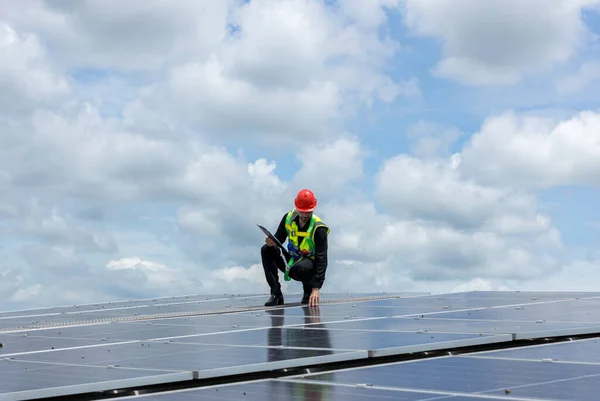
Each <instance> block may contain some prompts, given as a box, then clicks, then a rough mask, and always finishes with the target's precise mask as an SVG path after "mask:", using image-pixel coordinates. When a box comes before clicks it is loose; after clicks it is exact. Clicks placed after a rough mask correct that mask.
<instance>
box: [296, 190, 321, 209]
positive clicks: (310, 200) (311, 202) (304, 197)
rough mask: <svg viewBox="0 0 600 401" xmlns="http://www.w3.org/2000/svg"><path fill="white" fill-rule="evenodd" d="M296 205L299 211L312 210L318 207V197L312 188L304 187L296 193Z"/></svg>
mask: <svg viewBox="0 0 600 401" xmlns="http://www.w3.org/2000/svg"><path fill="white" fill-rule="evenodd" d="M294 205H296V210H297V211H299V212H312V211H313V210H315V208H316V207H317V198H315V194H313V193H312V191H311V190H310V189H303V190H301V191H300V192H298V195H296V199H294Z"/></svg>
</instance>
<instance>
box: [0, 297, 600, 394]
mask: <svg viewBox="0 0 600 401" xmlns="http://www.w3.org/2000/svg"><path fill="white" fill-rule="evenodd" d="M300 296H301V295H300V294H298V300H299V297H300ZM598 296H599V294H598V293H591V294H588V293H586V294H573V293H565V294H563V293H520V292H498V293H496V292H470V293H458V294H443V295H424V294H422V293H414V294H410V293H399V294H372V295H369V296H365V295H364V294H360V295H353V296H352V295H349V294H336V295H331V294H329V295H327V296H325V295H324V296H323V297H322V301H324V302H323V303H322V305H321V306H320V307H319V308H307V307H301V306H300V305H298V304H297V303H292V304H291V305H290V304H288V305H286V306H284V307H275V308H265V307H264V306H263V303H264V301H265V300H266V297H265V296H264V295H260V296H258V295H254V296H249V295H241V296H223V295H221V296H213V297H212V298H210V297H203V296H182V297H171V298H160V299H152V300H138V301H136V300H133V301H119V302H116V303H105V304H93V305H83V306H78V307H76V308H69V307H61V308H53V309H52V308H50V309H45V310H30V311H17V312H9V313H5V314H1V315H0V342H1V343H3V345H4V346H3V347H0V356H2V357H4V360H3V361H1V363H0V374H2V379H0V399H7V400H12V399H15V400H17V399H18V400H22V399H33V398H39V397H41V395H40V394H43V396H48V395H49V394H60V395H66V394H78V393H81V392H84V391H103V390H112V389H118V388H121V387H130V386H131V387H137V386H141V385H143V384H148V385H151V384H154V383H160V382H169V381H171V380H173V381H187V380H192V379H193V380H204V379H208V378H215V377H223V376H232V375H243V374H246V373H260V372H276V371H279V370H282V371H283V370H289V369H294V368H298V367H302V368H307V369H310V370H311V371H314V370H313V369H314V367H315V365H319V364H325V363H340V364H343V363H346V362H350V361H358V360H361V359H365V360H367V359H371V360H372V359H373V358H377V357H381V356H388V357H389V356H394V355H399V356H410V355H412V354H416V353H422V352H429V351H439V350H454V349H455V348H456V347H465V346H485V345H488V344H495V346H496V347H500V346H502V344H510V343H512V342H513V339H515V338H537V337H543V336H548V335H557V334H569V335H573V334H574V333H600V321H596V320H594V319H595V315H600V314H599V313H598V312H596V309H595V308H596V307H597V306H600V298H598ZM365 297H366V298H365ZM207 298H208V299H207ZM292 298H293V297H292ZM286 301H288V302H289V301H291V302H295V301H296V300H294V299H290V296H287V295H286ZM540 316H547V317H552V318H551V319H544V318H543V317H542V318H540ZM574 316H579V317H581V316H586V319H584V320H579V319H577V318H574ZM507 317H508V319H507ZM569 317H570V318H569ZM23 326H24V327H23ZM463 351H464V350H463ZM514 351H516V350H514ZM523 351H524V349H523ZM505 352H510V351H505ZM587 352H590V353H594V352H596V353H597V349H595V348H593V347H592V348H590V349H589V350H587ZM580 354H581V355H583V351H582V352H581V353H580ZM472 355H473V357H470V359H469V358H467V356H465V355H461V356H459V357H452V358H445V359H444V358H442V359H436V360H434V359H427V360H423V361H419V362H414V361H413V362H411V363H410V364H397V366H404V367H399V368H398V367H394V368H393V369H392V371H395V370H396V369H400V373H399V374H400V376H401V377H403V379H394V378H391V379H390V382H389V383H387V382H385V379H386V376H385V375H384V374H383V373H382V372H384V370H385V369H390V366H396V365H387V366H386V367H385V368H382V369H384V370H382V371H374V370H372V369H376V368H365V369H366V370H361V372H362V373H360V374H358V376H356V377H350V379H348V376H344V375H347V374H349V373H348V372H351V371H344V372H336V373H332V375H333V376H326V377H328V378H329V379H331V380H332V381H331V383H329V382H324V381H323V380H322V379H318V382H317V383H315V382H314V380H315V377H317V378H318V377H320V376H310V377H308V376H307V377H306V378H304V379H306V380H311V382H310V383H312V384H310V385H309V384H303V383H301V380H304V379H302V378H294V379H293V380H295V381H293V382H291V383H292V384H291V387H292V388H293V389H295V390H294V391H296V392H298V391H299V390H298V389H300V388H304V389H305V390H302V391H309V392H310V391H313V390H314V392H315V394H317V393H318V394H321V392H322V391H325V392H326V394H330V395H329V396H328V397H332V398H331V399H336V398H335V397H338V398H339V399H350V400H351V399H353V397H355V398H357V397H361V394H362V393H361V392H364V391H369V393H368V394H369V396H368V398H370V399H378V397H379V398H381V399H386V397H391V398H392V399H407V400H412V399H419V400H420V399H431V398H432V397H433V398H435V397H443V398H448V399H461V397H462V398H464V397H472V395H473V394H474V393H475V392H477V391H482V392H484V393H482V394H486V396H489V395H493V394H496V393H494V391H495V388H493V387H489V386H492V385H494V383H495V382H494V380H493V379H491V378H489V377H488V379H485V380H483V381H481V380H479V379H478V376H477V375H480V376H481V375H483V376H485V375H488V376H489V375H490V374H491V373H494V372H498V373H500V372H504V371H503V369H508V368H510V369H513V368H514V369H522V370H521V372H520V376H519V377H514V378H513V377H512V376H511V375H512V373H509V374H508V375H507V377H508V378H509V379H510V380H509V381H511V383H513V384H512V385H513V386H517V387H518V386H525V387H527V386H529V387H531V388H533V387H535V386H541V387H539V389H538V390H535V391H540V392H541V393H540V394H545V393H544V392H545V391H547V390H546V388H545V387H543V385H542V384H543V383H542V381H543V380H546V382H547V381H548V380H550V381H552V380H555V378H556V377H559V378H561V379H560V380H563V379H564V380H568V381H578V380H580V381H581V382H582V383H583V382H584V380H585V378H584V376H585V375H586V374H591V375H592V376H589V377H594V378H596V376H595V375H596V373H595V372H596V371H595V370H594V369H596V368H598V367H600V364H599V365H593V364H583V363H579V364H569V365H573V367H572V368H570V369H571V371H569V370H564V369H562V370H561V368H559V369H556V368H547V367H545V366H546V365H547V364H545V365H544V368H541V369H535V368H531V366H534V365H535V364H536V363H541V362H540V361H539V360H534V359H535V358H534V357H533V356H532V357H527V356H525V357H519V356H517V357H514V359H510V358H512V357H510V356H509V357H507V356H501V354H500V353H498V354H492V353H488V354H483V353H477V354H472ZM515 355H518V354H515ZM523 355H527V354H523ZM534 356H535V355H534ZM528 358H531V360H526V359H528ZM521 359H525V360H521ZM446 360H448V361H452V362H443V361H446ZM572 362H582V361H579V360H575V361H572ZM588 362H595V360H594V359H592V358H590V359H589V360H588ZM353 363H355V362H353ZM422 363H423V364H425V365H422ZM478 364H479V365H478ZM486 364H487V365H486ZM512 364H514V365H512ZM408 365H410V368H409V371H410V372H412V373H407V372H405V371H401V370H402V369H406V366H408ZM555 365H558V364H555ZM562 365H567V364H562ZM535 366H537V365H535ZM578 367H581V369H582V370H581V371H580V370H577V368H578ZM486 369H492V370H486ZM494 369H495V370H494ZM552 369H556V370H552ZM586 369H587V370H586ZM444 370H447V373H446V374H447V375H449V376H450V377H451V378H453V380H455V382H454V385H455V387H453V386H450V384H448V385H446V387H445V386H444V385H441V384H440V383H442V384H443V383H446V382H448V383H450V381H448V380H446V382H444V380H442V379H440V378H439V377H437V376H435V375H436V374H439V375H441V374H442V373H441V372H442V371H444ZM530 370H531V375H530V373H529V372H530ZM373 372H375V373H373ZM427 372H433V373H434V376H433V377H434V380H433V381H431V383H430V384H429V385H427V384H426V383H428V380H427V377H428V373H427ZM436 372H437V373H436ZM490 372H491V373H490ZM586 372H587V373H586ZM590 372H591V373H590ZM411 374H413V376H411ZM598 374H600V371H599V372H598ZM321 375H322V377H325V375H327V374H326V373H322V374H321ZM340 375H341V376H340ZM371 375H373V376H374V377H375V379H376V380H375V381H378V382H379V384H376V385H388V384H389V385H391V386H392V387H393V388H392V389H377V388H376V387H375V388H374V387H372V386H366V387H365V388H361V387H360V386H359V388H356V385H357V383H358V384H360V383H364V382H365V380H366V378H370V377H371ZM415 375H416V376H415ZM461 375H463V376H464V377H467V378H466V379H465V378H464V377H463V376H461ZM565 375H567V376H565ZM357 377H363V379H362V380H360V381H358V382H357V383H354V382H352V380H354V378H357ZM411 377H412V379H411V380H413V379H414V381H413V382H410V381H403V380H409V379H410V378H411ZM339 378H341V379H342V380H338V379H339ZM346 379H348V381H347V380H346ZM596 379H598V381H599V382H600V378H596ZM223 380H224V379H223ZM285 380H287V379H285ZM285 380H284V379H278V380H269V381H264V382H262V384H258V383H246V384H240V385H239V387H235V386H231V387H227V388H228V389H229V390H231V392H230V393H226V392H222V393H220V394H219V395H218V397H225V398H216V399H230V398H227V397H233V395H234V394H236V391H238V390H242V391H244V390H243V389H244V388H247V389H250V390H248V391H249V392H250V393H253V392H254V391H259V390H260V388H261V387H260V386H268V388H269V389H270V390H268V391H274V394H276V395H277V394H279V395H281V396H282V397H283V398H286V397H287V396H286V395H285V394H288V391H289V387H290V385H289V384H285V383H288V382H286V381H285ZM449 380H450V379H449ZM473 380H475V381H476V383H477V385H475V386H473V385H472V383H471V381H473ZM478 380H479V381H478ZM9 382H10V383H9ZM386 383H387V384H386ZM410 383H413V385H410ZM436 383H437V384H436ZM409 385H410V387H411V389H409V388H407V386H409ZM248 386H250V387H248ZM277 386H279V387H277ZM286 386H287V387H286ZM307 386H312V388H313V390H306V389H307V388H308V387H307ZM348 386H350V387H348ZM448 386H449V387H448ZM486 386H488V387H486ZM412 387H415V389H412ZM529 387H527V388H529ZM286 388H287V389H286ZM518 388H520V387H518ZM252 389H254V390H252ZM282 389H285V390H282ZM204 390H206V391H208V390H209V389H204ZM229 390H227V391H229ZM22 391H33V393H31V392H30V393H22ZM47 391H49V392H47ZM198 391H201V390H198ZM265 391H267V390H265ZM531 391H533V390H531ZM18 392H21V393H18ZM215 392H216V390H215ZM488 392H489V393H488ZM375 393H377V394H375ZM388 393H393V394H388ZM9 394H10V395H9ZM173 394H175V393H173ZM181 394H183V393H181ZM188 394H192V393H188ZM206 394H208V393H203V395H202V397H205V396H206ZM211 394H212V393H211ZM227 394H228V395H227ZM293 394H296V393H293ZM293 394H292V397H293V396H294V395H293ZM298 394H305V393H304V392H300V393H298ZM311 394H312V393H311ZM513 395H514V394H513ZM577 395H578V396H582V397H584V398H585V396H587V393H585V391H584V392H583V393H582V394H579V393H578V394H577ZM38 396H39V397H38ZM165 396H167V394H165ZM212 396H213V395H211V397H212ZM362 396H364V394H363V395H362ZM511 396H512V395H511ZM401 397H405V398H401ZM453 397H455V398H453ZM480 397H484V396H483V395H480ZM502 397H507V395H506V394H502ZM234 398H235V397H234ZM237 398H239V397H237ZM517 398H518V397H517ZM517 398H515V399H517ZM209 399H210V398H209ZM263 399H264V398H263ZM292 399H293V398H292ZM299 399H302V398H299ZM357 399H358V398H357ZM361 399H364V398H361ZM469 399H472V398H469Z"/></svg>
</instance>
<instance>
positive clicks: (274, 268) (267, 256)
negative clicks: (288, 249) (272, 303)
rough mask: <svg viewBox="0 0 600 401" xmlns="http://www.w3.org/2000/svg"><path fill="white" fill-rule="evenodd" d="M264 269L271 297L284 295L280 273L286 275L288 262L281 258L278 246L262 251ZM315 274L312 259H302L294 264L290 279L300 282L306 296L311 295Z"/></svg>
mask: <svg viewBox="0 0 600 401" xmlns="http://www.w3.org/2000/svg"><path fill="white" fill-rule="evenodd" d="M260 256H261V258H262V265H263V269H264V270H265V278H266V279H267V283H268V284H269V287H271V295H282V294H281V284H280V283H279V271H281V272H282V273H285V266H286V262H284V260H283V258H282V257H281V253H280V250H279V248H277V247H276V246H268V245H263V246H262V248H261V250H260ZM314 274H315V262H314V261H313V260H312V259H302V260H300V261H299V262H296V263H294V265H292V267H291V268H290V277H291V278H292V279H293V280H296V281H300V282H301V283H302V287H303V289H304V293H305V294H310V292H311V290H312V286H311V285H310V281H311V280H312V278H313V275H314Z"/></svg>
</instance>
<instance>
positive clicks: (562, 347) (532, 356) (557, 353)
mask: <svg viewBox="0 0 600 401" xmlns="http://www.w3.org/2000/svg"><path fill="white" fill-rule="evenodd" d="M471 356H472V357H473V358H476V357H479V358H502V359H529V360H533V361H551V362H558V363H562V362H574V363H598V364H600V338H597V337H596V338H590V339H583V340H576V341H568V342H562V343H554V344H542V345H534V346H530V347H525V348H517V349H509V350H497V351H486V352H478V353H475V354H472V355H471Z"/></svg>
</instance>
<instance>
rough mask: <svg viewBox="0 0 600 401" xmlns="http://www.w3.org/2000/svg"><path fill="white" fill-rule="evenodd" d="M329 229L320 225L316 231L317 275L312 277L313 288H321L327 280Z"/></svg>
mask: <svg viewBox="0 0 600 401" xmlns="http://www.w3.org/2000/svg"><path fill="white" fill-rule="evenodd" d="M327 248H328V244H327V229H326V228H325V227H318V228H317V230H316V231H315V275H314V277H313V279H312V282H311V285H312V288H319V289H320V288H321V287H322V286H323V283H324V282H325V272H326V271H327Z"/></svg>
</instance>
